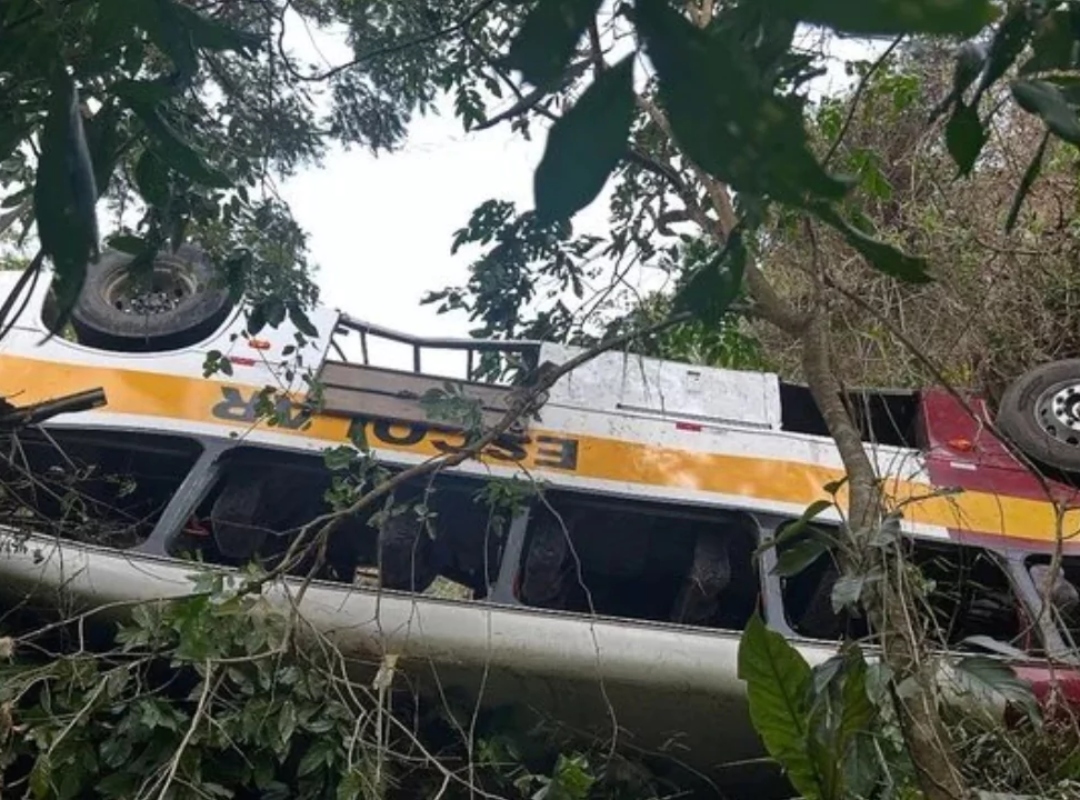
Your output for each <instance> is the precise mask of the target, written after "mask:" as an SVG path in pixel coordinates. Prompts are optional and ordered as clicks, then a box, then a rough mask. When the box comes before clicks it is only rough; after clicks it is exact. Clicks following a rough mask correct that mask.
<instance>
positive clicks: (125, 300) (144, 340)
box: [71, 245, 233, 352]
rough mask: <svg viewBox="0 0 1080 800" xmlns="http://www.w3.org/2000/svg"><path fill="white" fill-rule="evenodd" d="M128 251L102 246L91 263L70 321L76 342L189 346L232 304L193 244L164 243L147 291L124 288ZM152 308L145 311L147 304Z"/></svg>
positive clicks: (139, 347)
mask: <svg viewBox="0 0 1080 800" xmlns="http://www.w3.org/2000/svg"><path fill="white" fill-rule="evenodd" d="M131 259H132V257H131V256H130V255H128V254H126V253H120V252H117V251H115V250H107V251H105V252H104V253H102V255H101V258H100V260H99V261H98V263H96V264H90V265H89V266H88V268H87V273H86V284H85V285H84V286H83V290H82V293H81V295H80V296H79V301H78V303H77V304H76V305H75V309H74V311H73V313H72V320H71V323H72V326H73V327H74V328H75V334H76V336H77V337H78V340H79V342H81V343H82V344H86V345H89V346H90V347H97V348H100V349H102V350H116V351H122V352H148V351H159V350H177V349H179V348H181V347H188V346H190V345H193V344H195V343H196V342H199V341H201V340H203V339H205V338H206V337H207V336H209V335H210V334H212V333H213V332H214V331H215V330H217V328H218V327H219V326H220V325H221V324H222V323H223V322H224V321H225V318H226V317H227V316H228V314H229V311H230V310H231V309H232V305H233V304H232V301H231V298H230V296H229V292H228V290H227V289H226V288H224V287H219V286H217V285H216V282H215V277H216V276H215V274H214V268H213V265H212V264H211V263H210V261H209V259H208V258H207V257H206V256H205V254H203V253H202V251H200V250H199V249H198V248H195V247H192V246H191V245H181V246H180V248H179V249H178V250H177V251H176V252H175V253H174V252H172V250H171V249H170V248H169V247H164V248H162V250H161V251H160V252H159V253H158V257H157V259H155V261H154V277H153V284H152V285H151V287H150V289H151V293H150V294H147V293H141V294H139V295H136V296H135V301H134V302H132V297H131V296H130V295H129V294H127V292H126V291H125V290H126V289H127V288H128V284H129V282H130V280H131V279H130V278H128V277H127V273H126V267H127V265H128V264H129V263H130V262H131ZM148 305H149V306H150V307H151V308H153V310H152V311H149V312H147V311H146V310H145V309H146V308H147V306H148Z"/></svg>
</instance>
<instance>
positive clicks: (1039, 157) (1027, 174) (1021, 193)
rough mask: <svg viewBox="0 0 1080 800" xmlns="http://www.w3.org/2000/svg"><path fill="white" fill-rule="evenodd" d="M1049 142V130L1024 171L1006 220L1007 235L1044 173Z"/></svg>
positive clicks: (1014, 225)
mask: <svg viewBox="0 0 1080 800" xmlns="http://www.w3.org/2000/svg"><path fill="white" fill-rule="evenodd" d="M1049 141H1050V131H1049V130H1047V131H1045V132H1044V133H1043V136H1042V139H1040V140H1039V147H1038V149H1037V150H1036V151H1035V155H1033V156H1032V157H1031V162H1030V163H1029V164H1028V165H1027V169H1025V170H1024V177H1023V178H1021V179H1020V185H1019V186H1017V187H1016V194H1015V195H1014V196H1013V201H1012V205H1010V206H1009V216H1008V217H1006V219H1005V232H1006V233H1011V232H1012V229H1013V228H1014V227H1016V220H1017V219H1018V218H1019V217H1020V209H1021V207H1023V205H1024V199H1025V198H1026V197H1027V196H1028V193H1029V192H1030V191H1031V187H1032V186H1034V185H1035V181H1037V180H1038V179H1039V173H1040V172H1042V163H1043V157H1044V156H1045V155H1046V145H1047V143H1049Z"/></svg>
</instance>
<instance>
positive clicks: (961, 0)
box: [765, 0, 998, 36]
mask: <svg viewBox="0 0 1080 800" xmlns="http://www.w3.org/2000/svg"><path fill="white" fill-rule="evenodd" d="M765 4H766V6H767V7H768V8H771V9H774V10H775V11H776V12H779V13H787V14H790V15H792V16H794V17H795V18H796V19H801V20H803V21H805V22H811V23H815V24H818V25H826V26H828V27H830V28H833V29H835V30H837V31H842V32H844V33H857V34H899V33H909V34H911V33H935V34H954V35H960V36H971V35H973V34H976V33H978V32H979V31H981V30H982V29H983V28H984V27H986V26H987V25H989V24H990V23H991V22H993V21H994V20H995V19H996V18H997V14H998V12H997V11H996V9H995V7H994V4H993V3H992V2H991V0H766V3H765Z"/></svg>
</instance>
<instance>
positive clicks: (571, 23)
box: [506, 0, 600, 86]
mask: <svg viewBox="0 0 1080 800" xmlns="http://www.w3.org/2000/svg"><path fill="white" fill-rule="evenodd" d="M599 9H600V0H540V1H539V2H538V3H537V4H536V5H535V6H534V7H533V9H532V11H530V12H529V15H528V16H527V17H526V18H525V22H524V23H523V24H522V26H521V30H520V31H518V34H517V36H516V37H515V38H514V41H513V42H511V43H510V50H509V52H508V53H507V56H506V65H507V66H508V67H510V68H511V69H516V70H519V71H520V72H521V74H522V76H523V77H524V78H525V80H527V81H528V82H529V83H531V84H533V85H535V86H547V85H549V84H551V83H552V82H554V81H556V80H558V79H559V78H560V77H561V76H562V74H563V73H564V72H565V71H566V68H567V66H569V63H570V59H571V57H572V56H573V55H574V51H575V49H576V48H577V44H578V42H579V41H581V37H582V35H583V34H584V33H585V29H586V27H588V24H589V21H590V20H592V19H595V17H596V12H597V11H598V10H599Z"/></svg>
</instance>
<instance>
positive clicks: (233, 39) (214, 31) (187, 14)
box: [170, 3, 266, 56]
mask: <svg viewBox="0 0 1080 800" xmlns="http://www.w3.org/2000/svg"><path fill="white" fill-rule="evenodd" d="M170 5H171V6H172V13H173V14H175V18H176V20H177V21H178V22H179V23H180V24H181V25H183V26H184V28H186V29H187V31H188V33H190V35H191V40H192V42H194V44H195V46H196V47H201V48H204V49H206V50H219V51H220V50H235V51H237V52H240V53H243V54H245V55H249V56H252V55H255V53H256V52H258V50H259V48H260V47H262V45H263V43H264V42H265V41H266V37H264V36H262V35H261V34H258V33H251V32H248V31H243V30H240V29H238V28H233V27H231V26H229V25H223V24H222V23H221V22H219V21H218V20H216V19H213V18H211V17H208V16H206V15H205V14H200V13H199V12H197V11H195V10H194V9H192V8H189V7H188V6H186V5H184V4H183V3H170Z"/></svg>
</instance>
